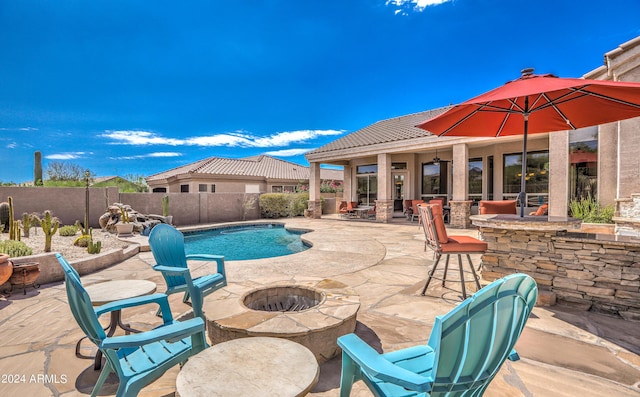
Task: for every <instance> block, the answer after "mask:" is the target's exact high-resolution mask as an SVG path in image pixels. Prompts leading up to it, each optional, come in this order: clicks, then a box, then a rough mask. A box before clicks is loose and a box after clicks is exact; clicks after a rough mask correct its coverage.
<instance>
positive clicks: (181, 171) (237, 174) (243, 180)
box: [146, 155, 342, 193]
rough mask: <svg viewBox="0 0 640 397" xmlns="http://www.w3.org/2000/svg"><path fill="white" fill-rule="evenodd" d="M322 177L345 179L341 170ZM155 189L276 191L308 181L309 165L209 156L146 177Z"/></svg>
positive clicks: (289, 189) (325, 172)
mask: <svg viewBox="0 0 640 397" xmlns="http://www.w3.org/2000/svg"><path fill="white" fill-rule="evenodd" d="M320 174H321V176H320V177H321V179H323V180H338V181H342V171H341V170H332V169H321V171H320ZM146 180H147V184H148V185H149V189H150V190H151V191H152V192H163V193H164V192H170V193H180V192H182V193H198V192H200V193H272V192H273V193H277V192H293V191H295V190H296V187H297V186H305V188H306V187H307V186H308V184H309V167H305V166H302V165H299V164H295V163H291V162H289V161H284V160H279V159H276V158H273V157H270V156H265V155H262V156H254V157H246V158H242V159H230V158H222V157H209V158H207V159H204V160H200V161H196V162H195V163H191V164H187V165H184V166H182V167H178V168H174V169H172V170H169V171H165V172H161V173H158V174H155V175H151V176H149V177H147V178H146Z"/></svg>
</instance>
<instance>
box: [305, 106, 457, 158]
mask: <svg viewBox="0 0 640 397" xmlns="http://www.w3.org/2000/svg"><path fill="white" fill-rule="evenodd" d="M449 108H450V106H447V107H443V108H439V109H432V110H427V111H424V112H419V113H414V114H409V115H406V116H400V117H394V118H391V119H387V120H382V121H378V122H376V123H374V124H371V125H369V126H367V127H365V128H362V129H360V130H357V131H354V132H352V133H351V134H349V135H347V136H344V137H342V138H340V139H336V140H335V141H333V142H330V143H328V144H326V145H324V146H321V147H319V148H317V149H315V150H312V151H310V152H308V153H307V154H316V153H326V152H332V151H335V150H343V149H351V148H357V147H364V146H370V145H375V144H379V143H388V142H397V141H404V140H409V139H414V138H421V137H427V136H433V135H432V134H431V133H429V132H428V131H425V130H423V129H421V128H418V127H416V125H417V124H420V123H422V122H423V121H426V120H429V119H431V118H433V117H436V116H438V115H440V114H442V113H444V112H445V111H447V110H449Z"/></svg>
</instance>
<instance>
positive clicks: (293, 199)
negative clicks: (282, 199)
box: [286, 192, 309, 216]
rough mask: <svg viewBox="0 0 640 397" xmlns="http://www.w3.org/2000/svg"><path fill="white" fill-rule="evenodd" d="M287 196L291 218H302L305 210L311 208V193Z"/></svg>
mask: <svg viewBox="0 0 640 397" xmlns="http://www.w3.org/2000/svg"><path fill="white" fill-rule="evenodd" d="M286 196H287V201H288V204H287V207H288V208H289V211H288V212H289V215H290V216H302V215H304V210H306V209H307V208H308V207H309V193H308V192H305V193H289V194H287V195H286Z"/></svg>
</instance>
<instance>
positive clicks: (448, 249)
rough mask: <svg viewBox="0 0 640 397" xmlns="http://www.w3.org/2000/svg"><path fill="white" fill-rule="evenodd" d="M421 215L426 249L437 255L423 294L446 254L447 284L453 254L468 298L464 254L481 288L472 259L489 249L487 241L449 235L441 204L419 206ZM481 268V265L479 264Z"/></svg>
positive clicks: (445, 277) (463, 292)
mask: <svg viewBox="0 0 640 397" xmlns="http://www.w3.org/2000/svg"><path fill="white" fill-rule="evenodd" d="M418 210H419V211H420V215H421V217H422V219H423V221H422V228H423V230H424V236H425V242H424V245H425V248H424V249H425V251H426V250H427V247H429V248H431V249H432V250H433V252H434V255H435V263H434V264H433V268H431V270H430V271H429V275H428V277H427V281H426V283H425V284H424V288H423V289H422V295H424V294H425V292H426V291H427V288H428V287H429V284H430V283H431V280H432V279H433V278H434V273H435V272H436V270H437V268H438V264H439V263H440V259H441V258H442V255H446V257H447V258H446V261H445V265H444V275H443V276H442V278H441V280H442V286H443V287H444V286H445V283H446V281H449V280H448V279H447V272H448V270H449V258H450V256H451V255H457V256H458V269H459V271H460V284H461V286H462V299H467V289H466V283H465V279H464V274H465V271H464V269H463V268H462V255H465V256H466V257H467V261H468V262H469V267H470V268H471V274H472V277H473V280H474V281H475V283H476V287H477V288H478V289H480V282H479V281H478V279H479V277H478V274H477V273H476V269H475V268H474V267H473V262H472V261H471V254H482V253H484V252H485V251H486V250H487V243H485V242H484V241H481V240H478V239H477V238H473V237H469V236H449V235H448V234H447V229H446V227H445V226H444V218H443V215H442V206H441V205H440V204H422V205H420V206H418ZM478 269H480V266H478Z"/></svg>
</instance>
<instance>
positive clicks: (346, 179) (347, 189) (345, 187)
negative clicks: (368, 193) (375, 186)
mask: <svg viewBox="0 0 640 397" xmlns="http://www.w3.org/2000/svg"><path fill="white" fill-rule="evenodd" d="M352 169H353V168H352V167H351V164H349V165H345V166H344V169H343V175H342V199H343V200H344V201H354V200H353V197H352V196H351V194H352V193H351V192H352V191H353V189H352V186H351V181H352V178H351V172H352Z"/></svg>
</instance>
